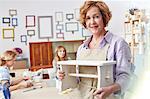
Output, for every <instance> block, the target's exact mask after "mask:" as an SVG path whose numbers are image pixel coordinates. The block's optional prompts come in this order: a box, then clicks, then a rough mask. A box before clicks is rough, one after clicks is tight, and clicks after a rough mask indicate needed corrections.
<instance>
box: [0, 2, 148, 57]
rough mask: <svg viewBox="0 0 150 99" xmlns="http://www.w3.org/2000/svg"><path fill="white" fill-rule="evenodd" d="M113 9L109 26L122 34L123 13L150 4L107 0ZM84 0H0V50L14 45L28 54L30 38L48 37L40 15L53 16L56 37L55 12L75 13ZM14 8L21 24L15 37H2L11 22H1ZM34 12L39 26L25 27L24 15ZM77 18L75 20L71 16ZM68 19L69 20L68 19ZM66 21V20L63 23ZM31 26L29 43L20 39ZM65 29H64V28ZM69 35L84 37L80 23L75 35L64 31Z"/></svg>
mask: <svg viewBox="0 0 150 99" xmlns="http://www.w3.org/2000/svg"><path fill="white" fill-rule="evenodd" d="M105 1H106V3H107V4H108V5H109V7H110V10H111V11H112V14H113V17H112V20H111V21H110V24H109V26H108V28H109V29H110V31H112V32H114V33H115V34H118V35H122V34H123V32H124V31H123V23H124V13H125V11H127V10H128V9H129V8H132V7H140V8H148V3H149V2H148V1H143V0H142V1H130V0H128V1H126V0H123V1H122V0H105ZM83 2H84V0H1V1H0V54H1V53H2V52H4V51H5V50H7V49H11V48H13V47H20V48H22V49H23V52H24V57H29V42H38V41H40V42H41V41H47V39H39V38H38V21H37V16H53V29H54V38H53V39H50V41H54V40H56V34H55V33H56V32H57V31H56V27H55V26H56V22H55V12H63V13H64V18H65V14H66V13H73V12H74V9H75V8H80V5H82V4H83ZM10 8H13V9H16V10H17V16H15V17H16V18H18V26H17V27H15V41H12V39H3V38H2V28H9V27H8V25H4V24H3V23H2V17H10V16H9V9H10ZM26 15H35V16H36V26H35V27H31V28H26V27H25V16H26ZM72 21H76V20H72ZM65 22H66V21H65ZM63 24H64V23H63ZM28 29H34V30H35V33H36V34H35V36H33V37H29V36H27V45H25V44H24V43H21V41H20V35H27V30H28ZM63 32H65V31H63ZM68 35H69V37H66V38H67V39H73V38H76V39H82V38H83V37H82V33H81V27H80V30H79V32H75V34H74V36H72V35H71V33H65V36H68Z"/></svg>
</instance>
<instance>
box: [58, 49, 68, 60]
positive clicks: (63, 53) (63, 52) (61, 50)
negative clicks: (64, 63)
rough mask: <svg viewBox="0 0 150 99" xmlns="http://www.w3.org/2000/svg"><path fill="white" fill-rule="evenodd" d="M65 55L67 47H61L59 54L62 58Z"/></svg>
mask: <svg viewBox="0 0 150 99" xmlns="http://www.w3.org/2000/svg"><path fill="white" fill-rule="evenodd" d="M65 55H66V52H65V49H64V48H60V49H59V50H58V56H59V57H60V58H64V57H65Z"/></svg>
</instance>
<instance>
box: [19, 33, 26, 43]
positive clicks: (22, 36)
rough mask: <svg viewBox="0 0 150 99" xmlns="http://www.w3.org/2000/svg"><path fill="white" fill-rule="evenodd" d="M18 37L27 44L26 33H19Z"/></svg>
mask: <svg viewBox="0 0 150 99" xmlns="http://www.w3.org/2000/svg"><path fill="white" fill-rule="evenodd" d="M20 39H21V42H23V43H25V44H26V45H27V35H21V36H20Z"/></svg>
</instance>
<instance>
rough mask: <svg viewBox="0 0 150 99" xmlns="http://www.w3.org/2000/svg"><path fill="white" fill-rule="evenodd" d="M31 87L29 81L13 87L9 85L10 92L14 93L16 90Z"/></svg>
mask: <svg viewBox="0 0 150 99" xmlns="http://www.w3.org/2000/svg"><path fill="white" fill-rule="evenodd" d="M31 86H33V84H32V83H31V82H30V81H21V82H19V83H17V84H15V85H11V86H10V87H9V89H10V91H14V90H17V89H21V88H27V87H31Z"/></svg>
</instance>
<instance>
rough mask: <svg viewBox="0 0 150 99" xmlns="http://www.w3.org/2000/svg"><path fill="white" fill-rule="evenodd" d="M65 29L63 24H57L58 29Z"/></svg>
mask: <svg viewBox="0 0 150 99" xmlns="http://www.w3.org/2000/svg"><path fill="white" fill-rule="evenodd" d="M63 29H64V26H63V24H57V25H56V30H63Z"/></svg>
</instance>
